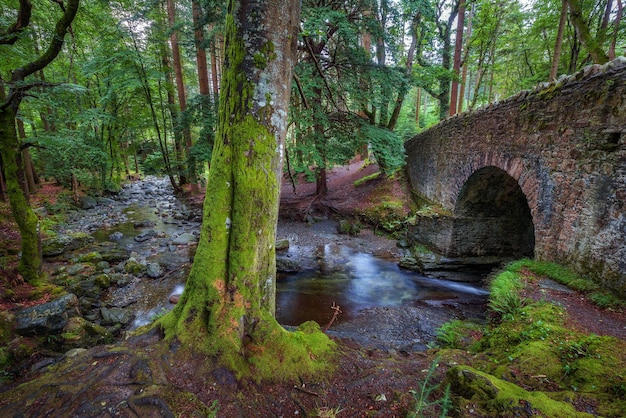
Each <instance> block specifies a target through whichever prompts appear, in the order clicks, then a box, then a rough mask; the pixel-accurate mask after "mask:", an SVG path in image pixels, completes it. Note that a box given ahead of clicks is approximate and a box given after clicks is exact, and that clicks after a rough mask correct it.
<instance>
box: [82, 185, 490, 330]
mask: <svg viewBox="0 0 626 418" xmlns="http://www.w3.org/2000/svg"><path fill="white" fill-rule="evenodd" d="M167 186H168V185H167V184H166V183H165V182H164V181H162V180H159V179H156V180H146V181H144V182H138V183H134V184H133V185H131V186H130V187H129V188H127V189H125V191H124V192H123V193H122V194H121V196H120V197H119V200H118V201H119V205H120V206H119V207H118V208H116V209H114V211H115V212H116V213H115V214H114V215H115V217H116V218H117V223H115V224H113V225H103V227H101V228H100V229H97V230H95V231H93V232H92V235H93V236H94V237H95V238H96V240H97V241H98V242H108V241H112V240H114V241H115V242H116V244H117V245H118V246H120V247H123V248H125V249H127V250H128V251H130V252H131V254H132V256H133V257H135V258H137V259H140V260H143V262H145V263H157V264H159V265H160V266H161V267H163V270H164V274H163V275H162V276H161V277H159V278H156V279H150V278H147V277H138V278H134V279H133V281H132V282H131V283H130V284H129V285H127V286H124V287H118V288H113V289H111V290H110V292H109V293H108V295H107V296H106V298H105V300H103V302H104V303H105V304H106V305H107V306H117V307H122V308H126V309H129V310H132V311H133V314H134V316H135V319H134V322H133V324H132V325H131V327H130V328H131V329H132V328H136V327H138V326H141V325H144V324H146V323H149V322H150V321H151V320H153V319H154V317H155V315H159V314H161V313H163V312H166V311H168V310H170V309H172V308H173V307H174V304H173V303H172V301H171V299H170V297H171V296H172V295H180V294H181V293H182V291H183V288H184V282H185V278H186V276H187V274H188V272H189V267H190V264H191V261H190V260H191V257H192V255H193V251H194V248H195V246H194V245H193V243H192V244H190V245H189V244H185V245H175V244H173V243H174V242H175V239H176V238H177V237H180V236H182V235H183V234H187V235H193V234H197V233H198V231H199V227H200V222H199V221H200V220H199V218H198V217H195V218H194V217H193V216H187V215H186V214H185V212H186V211H187V208H185V207H184V205H182V203H180V202H179V201H178V200H176V199H174V198H173V196H172V195H171V192H169V191H168V187H167ZM181 213H182V214H184V216H181ZM112 216H113V214H111V217H112ZM189 219H194V220H193V221H190V220H189ZM278 234H279V237H280V236H281V234H283V236H285V234H287V235H288V236H289V241H290V248H289V249H288V250H287V251H286V252H279V254H278V256H279V257H287V258H290V259H292V260H295V261H296V262H297V263H298V264H299V265H300V266H301V269H300V271H299V272H297V273H293V274H280V275H279V277H278V280H277V286H276V287H277V293H276V308H277V309H276V311H277V319H278V320H279V322H280V323H282V324H283V325H299V324H301V323H303V322H305V321H309V320H314V321H317V322H318V323H319V324H321V325H324V324H326V323H328V321H329V320H330V318H331V317H332V315H333V310H331V306H333V305H336V306H339V307H340V309H341V311H342V313H341V315H340V316H339V319H338V321H337V322H336V323H335V327H336V325H338V324H339V325H342V324H349V323H350V322H351V321H354V322H355V323H357V322H358V321H359V320H360V321H363V320H364V319H363V317H362V316H361V315H362V314H363V313H364V312H368V311H369V310H372V309H378V308H385V309H392V308H394V309H395V308H397V309H401V310H402V313H401V314H394V315H395V317H394V318H400V317H402V318H405V319H403V320H397V321H395V323H394V324H393V326H395V327H400V328H403V329H404V328H416V327H417V325H415V324H412V323H410V322H411V321H418V322H420V323H422V324H423V323H424V322H425V321H424V320H423V318H419V316H420V315H422V313H423V312H424V309H425V308H424V303H435V302H436V301H456V300H465V301H467V300H474V301H476V300H477V301H478V302H470V303H471V304H474V307H473V308H474V309H475V308H476V306H478V305H477V304H481V303H483V302H484V299H485V295H486V294H487V292H486V291H485V290H484V289H482V288H480V286H479V285H473V284H468V283H459V282H451V281H446V280H440V279H435V278H430V277H426V276H423V275H419V274H417V273H412V272H408V271H404V270H402V269H400V268H399V267H398V265H397V257H395V258H394V257H391V258H392V259H393V261H391V260H389V258H390V257H383V256H381V257H378V256H375V255H374V254H386V255H387V256H388V255H389V254H390V253H393V252H394V251H397V250H398V249H397V248H396V246H395V241H392V240H386V239H384V238H381V237H375V236H374V235H373V234H371V232H370V233H369V235H367V233H366V234H365V235H364V234H363V233H361V234H359V236H357V237H349V236H345V235H338V234H337V233H336V223H335V222H334V221H324V222H320V223H317V224H314V225H313V226H312V227H311V226H307V225H306V224H298V223H293V222H292V223H290V224H289V225H288V228H287V230H285V227H284V225H279V231H278ZM144 238H145V239H144ZM396 255H397V254H396ZM460 305H463V304H462V303H461V304H456V305H455V306H454V307H452V308H450V306H449V305H448V304H447V302H446V303H441V304H440V305H438V307H437V308H436V310H435V311H432V312H434V314H433V313H432V312H431V311H429V312H430V313H429V315H431V316H437V317H438V318H439V317H441V318H442V320H443V318H447V317H448V316H449V315H448V314H449V312H450V311H452V310H455V309H458V307H459V306H460ZM418 306H420V308H419V309H421V310H420V311H419V312H418V313H416V312H417V311H414V309H416V307H418ZM429 309H432V306H431V307H430V308H429ZM462 309H464V308H462ZM376 315H379V313H376ZM447 315H448V316H447ZM360 316H361V317H360ZM460 316H463V315H462V314H461V315H460ZM403 321H404V322H403ZM365 323H366V325H365V328H367V326H368V325H367V323H368V320H367V319H365ZM379 326H380V324H379ZM382 326H383V327H387V325H384V324H383V325H382ZM372 327H373V329H375V325H374V324H372ZM340 328H341V327H336V328H335V329H340ZM431 328H432V327H431ZM354 332H357V333H358V332H360V331H348V334H350V333H354ZM372 332H375V333H376V334H377V335H380V332H381V331H380V330H376V329H375V330H374V331H372ZM410 338H413V341H417V339H416V337H414V336H412V337H410ZM405 339H406V338H405Z"/></svg>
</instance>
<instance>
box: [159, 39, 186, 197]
mask: <svg viewBox="0 0 626 418" xmlns="http://www.w3.org/2000/svg"><path fill="white" fill-rule="evenodd" d="M159 49H160V53H161V64H162V65H163V73H164V74H165V91H166V93H167V109H168V110H169V113H170V117H171V119H172V120H171V124H172V133H173V135H174V153H175V158H176V160H175V162H174V167H172V169H173V170H175V171H176V174H177V175H178V184H180V185H184V184H187V183H188V181H187V176H186V175H185V172H184V167H183V166H184V161H185V144H184V138H183V135H182V134H181V130H180V129H179V128H178V126H177V124H178V122H179V121H180V108H179V107H178V105H177V104H176V97H175V93H174V83H173V80H172V67H171V66H170V59H169V56H168V51H167V45H166V44H165V43H161V44H160V46H159ZM163 126H166V122H165V120H164V121H163Z"/></svg>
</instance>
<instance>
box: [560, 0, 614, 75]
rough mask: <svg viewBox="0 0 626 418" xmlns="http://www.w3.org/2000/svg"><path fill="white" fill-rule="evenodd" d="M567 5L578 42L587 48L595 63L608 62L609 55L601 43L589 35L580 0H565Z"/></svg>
mask: <svg viewBox="0 0 626 418" xmlns="http://www.w3.org/2000/svg"><path fill="white" fill-rule="evenodd" d="M567 3H568V5H569V15H570V20H571V21H572V24H573V25H574V29H576V36H577V37H578V39H579V40H580V42H581V43H582V44H583V45H584V46H585V47H586V48H587V50H588V51H589V55H591V59H593V62H594V63H595V64H604V63H605V62H608V60H609V57H608V55H607V54H606V53H605V52H604V50H603V49H602V45H601V44H600V43H599V42H598V40H597V39H596V38H594V37H593V36H592V35H591V31H590V30H589V25H588V24H587V22H585V19H584V17H583V12H582V4H581V1H580V0H567Z"/></svg>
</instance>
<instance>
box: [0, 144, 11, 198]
mask: <svg viewBox="0 0 626 418" xmlns="http://www.w3.org/2000/svg"><path fill="white" fill-rule="evenodd" d="M8 198H9V197H8V196H7V182H6V180H5V179H4V164H2V155H0V202H6V201H7V199H8Z"/></svg>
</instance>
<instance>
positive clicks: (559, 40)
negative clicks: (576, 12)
mask: <svg viewBox="0 0 626 418" xmlns="http://www.w3.org/2000/svg"><path fill="white" fill-rule="evenodd" d="M566 21H567V0H562V5H561V18H560V19H559V28H558V30H557V33H556V41H555V43H554V55H553V56H552V66H551V67H550V81H554V80H556V76H557V74H558V71H559V59H560V58H561V47H562V45H563V32H564V31H565V23H566Z"/></svg>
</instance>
